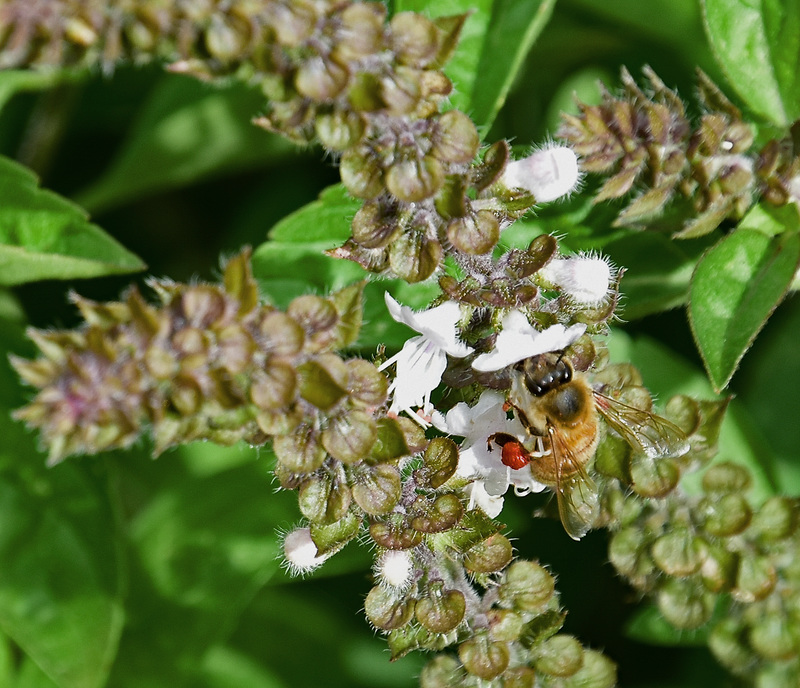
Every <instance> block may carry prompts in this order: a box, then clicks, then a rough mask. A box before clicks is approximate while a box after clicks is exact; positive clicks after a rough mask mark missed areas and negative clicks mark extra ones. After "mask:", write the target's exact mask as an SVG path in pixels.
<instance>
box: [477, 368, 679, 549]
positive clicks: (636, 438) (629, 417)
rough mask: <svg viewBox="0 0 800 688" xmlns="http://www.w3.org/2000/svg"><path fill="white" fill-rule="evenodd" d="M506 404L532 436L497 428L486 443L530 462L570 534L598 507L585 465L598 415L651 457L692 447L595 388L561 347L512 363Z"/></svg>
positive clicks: (671, 429) (505, 457) (507, 460)
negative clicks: (523, 439) (521, 436)
mask: <svg viewBox="0 0 800 688" xmlns="http://www.w3.org/2000/svg"><path fill="white" fill-rule="evenodd" d="M508 404H509V406H510V407H511V408H513V409H514V411H515V413H516V415H517V417H518V418H519V420H520V422H521V423H522V425H523V426H524V427H525V429H526V430H527V432H528V435H529V437H530V442H525V443H523V442H520V441H519V440H518V439H517V438H516V437H514V436H513V435H509V434H508V433H503V432H498V433H495V434H494V435H491V436H490V437H489V438H488V445H489V449H490V450H491V449H492V443H494V444H496V445H497V446H499V447H500V448H501V460H502V462H503V464H504V465H506V466H508V467H509V468H511V469H512V470H522V469H523V468H525V467H526V466H527V467H529V470H530V471H531V473H532V475H533V477H534V478H535V479H536V480H537V481H538V482H540V483H542V484H544V485H548V486H550V487H553V488H554V489H555V493H556V500H557V502H558V513H559V516H560V517H561V523H562V524H563V525H564V529H565V530H566V531H567V534H568V535H569V536H570V537H571V538H572V539H573V540H579V539H580V538H582V537H583V536H584V535H586V533H587V532H589V530H590V529H591V527H592V524H593V523H594V521H595V519H596V517H597V513H598V510H599V503H598V501H599V500H598V492H597V486H596V485H595V483H594V481H593V480H592V478H591V476H590V475H589V474H588V472H587V470H586V467H587V465H588V463H589V461H590V460H591V459H592V457H593V456H594V453H595V450H596V449H597V443H598V442H599V439H600V433H599V425H598V423H599V420H598V415H599V416H602V417H603V419H604V420H605V421H606V423H608V425H609V426H611V427H612V428H613V429H614V430H615V431H616V432H618V433H619V434H620V435H621V436H622V437H623V438H624V439H625V440H626V441H627V442H628V443H629V444H630V445H631V447H632V448H633V449H634V450H635V451H637V452H638V453H639V454H641V455H643V456H644V457H646V458H647V459H648V460H653V459H657V458H666V457H670V456H672V457H675V456H682V455H683V454H685V453H686V452H687V451H689V442H688V440H687V438H686V435H685V434H684V433H683V431H682V430H681V429H680V428H679V427H678V426H676V425H674V424H673V423H671V422H670V421H668V420H667V419H666V418H662V417H661V416H657V415H655V414H652V413H649V412H648V411H644V410H642V409H638V408H635V407H634V406H629V405H627V404H624V403H622V402H621V401H618V400H616V399H613V398H612V397H609V396H606V395H605V394H602V393H600V392H598V391H596V390H595V389H593V388H592V387H591V385H590V384H589V382H588V380H587V379H586V377H585V376H584V375H582V374H580V373H576V372H575V371H574V370H573V368H572V365H571V364H570V363H569V361H567V360H566V359H565V358H564V357H563V353H561V354H558V353H547V354H540V355H537V356H532V357H530V358H526V359H524V360H522V361H520V362H519V363H517V364H516V365H515V366H514V369H513V370H512V382H511V391H510V394H509V400H508Z"/></svg>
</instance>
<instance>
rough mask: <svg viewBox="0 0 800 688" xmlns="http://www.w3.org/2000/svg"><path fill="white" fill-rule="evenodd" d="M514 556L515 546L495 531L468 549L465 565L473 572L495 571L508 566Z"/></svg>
mask: <svg viewBox="0 0 800 688" xmlns="http://www.w3.org/2000/svg"><path fill="white" fill-rule="evenodd" d="M513 557H514V548H513V547H512V546H511V542H510V541H509V539H508V538H507V537H506V536H505V535H503V534H501V533H495V534H494V535H492V536H490V537H488V538H487V539H486V540H484V541H483V542H480V543H478V544H477V545H475V546H474V547H471V548H470V549H469V550H467V553H466V555H465V557H464V566H466V567H467V568H468V569H469V570H470V571H472V572H473V573H495V572H497V571H501V570H502V569H504V568H505V567H506V566H508V565H509V564H510V563H511V560H512V559H513Z"/></svg>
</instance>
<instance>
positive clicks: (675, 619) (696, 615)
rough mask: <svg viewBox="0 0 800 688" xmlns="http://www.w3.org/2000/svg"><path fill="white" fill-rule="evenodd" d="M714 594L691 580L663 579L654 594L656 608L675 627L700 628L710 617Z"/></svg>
mask: <svg viewBox="0 0 800 688" xmlns="http://www.w3.org/2000/svg"><path fill="white" fill-rule="evenodd" d="M715 599H716V598H715V596H714V595H712V594H711V593H709V592H707V591H706V590H704V589H703V588H700V587H698V586H697V585H695V584H694V583H693V582H691V581H683V580H678V579H675V578H672V579H668V580H666V581H664V583H663V585H662V586H661V588H660V589H659V591H658V594H657V595H656V602H657V604H658V609H659V611H660V612H661V614H662V615H663V616H664V618H665V619H666V620H667V621H669V623H671V624H672V625H673V626H675V628H680V629H686V630H689V629H692V628H700V626H702V625H703V624H704V623H706V622H707V621H708V620H709V619H710V618H711V612H712V611H713V610H714V602H715Z"/></svg>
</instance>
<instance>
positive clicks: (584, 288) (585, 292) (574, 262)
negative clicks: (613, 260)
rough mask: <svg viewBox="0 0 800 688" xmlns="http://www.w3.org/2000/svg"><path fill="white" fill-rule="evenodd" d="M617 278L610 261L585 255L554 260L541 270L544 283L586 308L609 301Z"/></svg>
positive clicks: (540, 273)
mask: <svg viewBox="0 0 800 688" xmlns="http://www.w3.org/2000/svg"><path fill="white" fill-rule="evenodd" d="M614 274H615V271H614V269H613V268H612V267H611V264H610V263H609V262H608V260H607V259H606V258H603V257H602V256H596V255H591V254H585V253H582V254H579V255H577V256H572V257H570V258H554V259H553V260H551V261H550V262H549V263H548V264H547V265H545V266H544V267H543V268H542V269H541V270H539V275H540V276H541V277H542V278H543V279H545V280H547V281H548V282H550V283H551V284H554V285H555V286H557V287H558V288H559V289H561V290H562V291H563V292H564V293H565V294H566V295H567V296H569V297H570V298H571V299H572V300H573V301H575V302H577V303H579V304H583V305H586V306H595V305H598V304H599V303H600V302H601V301H602V300H603V299H604V298H605V297H606V295H607V294H608V288H609V285H610V284H611V281H612V279H613V278H614Z"/></svg>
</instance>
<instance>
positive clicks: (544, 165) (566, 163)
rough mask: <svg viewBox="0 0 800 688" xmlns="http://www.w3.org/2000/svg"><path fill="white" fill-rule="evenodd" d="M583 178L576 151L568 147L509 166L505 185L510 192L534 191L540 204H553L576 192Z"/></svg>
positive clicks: (550, 149)
mask: <svg viewBox="0 0 800 688" xmlns="http://www.w3.org/2000/svg"><path fill="white" fill-rule="evenodd" d="M580 178H581V173H580V169H579V168H578V156H577V155H575V151H573V150H572V149H571V148H568V147H567V146H550V147H548V148H543V149H542V150H538V151H536V152H535V153H533V154H532V155H529V156H528V157H527V158H522V160H513V161H511V162H510V163H508V164H507V165H506V169H505V170H504V171H503V177H502V182H503V183H504V184H505V185H506V186H507V187H509V188H520V189H526V190H527V191H530V192H531V193H532V194H533V197H534V198H535V199H536V202H537V203H549V202H550V201H555V200H556V199H557V198H561V197H562V196H566V195H567V194H569V193H570V192H571V191H573V190H574V189H575V188H576V187H577V186H578V183H579V182H580Z"/></svg>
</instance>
